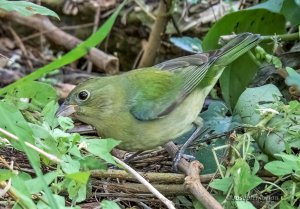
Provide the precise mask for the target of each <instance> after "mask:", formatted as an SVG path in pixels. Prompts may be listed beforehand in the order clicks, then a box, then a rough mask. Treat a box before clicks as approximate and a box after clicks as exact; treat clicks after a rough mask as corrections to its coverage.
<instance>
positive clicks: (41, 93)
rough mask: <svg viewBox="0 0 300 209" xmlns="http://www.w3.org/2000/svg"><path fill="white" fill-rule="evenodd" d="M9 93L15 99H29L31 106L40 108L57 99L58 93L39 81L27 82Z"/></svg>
mask: <svg viewBox="0 0 300 209" xmlns="http://www.w3.org/2000/svg"><path fill="white" fill-rule="evenodd" d="M8 93H9V94H10V95H11V96H13V97H14V98H19V99H23V100H24V99H27V100H28V102H29V103H30V104H32V105H34V106H37V107H39V108H43V107H45V105H46V104H48V103H49V102H50V101H52V100H56V99H57V94H56V91H55V89H54V88H53V87H52V86H50V85H49V84H46V83H42V82H37V81H27V82H25V83H23V84H22V86H15V87H14V88H13V89H11V90H10V91H9V92H8Z"/></svg>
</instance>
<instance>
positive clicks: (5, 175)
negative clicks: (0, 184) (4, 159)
mask: <svg viewBox="0 0 300 209" xmlns="http://www.w3.org/2000/svg"><path fill="white" fill-rule="evenodd" d="M13 175H14V174H13V172H12V171H11V170H7V169H0V181H6V180H8V179H10V178H11V177H12V176H13Z"/></svg>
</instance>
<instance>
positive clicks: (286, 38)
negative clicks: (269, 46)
mask: <svg viewBox="0 0 300 209" xmlns="http://www.w3.org/2000/svg"><path fill="white" fill-rule="evenodd" d="M236 36H237V35H235V34H231V35H224V36H221V37H220V40H221V41H222V42H225V43H227V42H228V41H230V40H231V39H233V38H234V37H236ZM274 37H276V38H277V39H278V40H280V41H295V40H299V39H300V35H299V33H298V32H297V33H287V34H279V35H277V34H276V35H269V36H261V39H262V42H269V41H273V40H274Z"/></svg>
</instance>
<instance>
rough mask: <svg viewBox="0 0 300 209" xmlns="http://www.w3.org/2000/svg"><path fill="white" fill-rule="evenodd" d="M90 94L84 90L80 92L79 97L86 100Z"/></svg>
mask: <svg viewBox="0 0 300 209" xmlns="http://www.w3.org/2000/svg"><path fill="white" fill-rule="evenodd" d="M89 96H90V94H89V92H87V91H86V90H83V91H81V92H79V94H78V99H80V100H82V101H85V100H87V99H88V98H89Z"/></svg>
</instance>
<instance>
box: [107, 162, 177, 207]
mask: <svg viewBox="0 0 300 209" xmlns="http://www.w3.org/2000/svg"><path fill="white" fill-rule="evenodd" d="M113 158H114V160H115V161H116V162H117V163H118V164H120V165H121V166H123V167H124V169H125V170H127V171H128V172H129V173H131V174H132V175H133V176H134V177H135V178H136V179H137V180H139V182H141V183H142V184H143V185H145V186H146V187H147V188H148V190H149V191H150V192H151V193H152V194H154V195H155V196H156V197H157V198H158V199H160V200H161V201H162V202H163V203H164V204H165V205H166V206H167V207H168V208H170V209H175V207H174V203H173V202H172V201H170V200H168V199H167V198H166V197H165V196H163V195H162V194H161V193H160V192H159V191H157V189H155V188H154V187H153V186H152V185H151V184H150V183H149V182H148V181H147V180H146V179H144V178H143V177H142V176H141V175H140V174H139V173H138V172H136V171H135V170H134V169H132V168H131V167H130V166H128V165H127V164H126V163H124V162H123V161H122V160H119V159H118V158H116V157H113Z"/></svg>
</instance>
